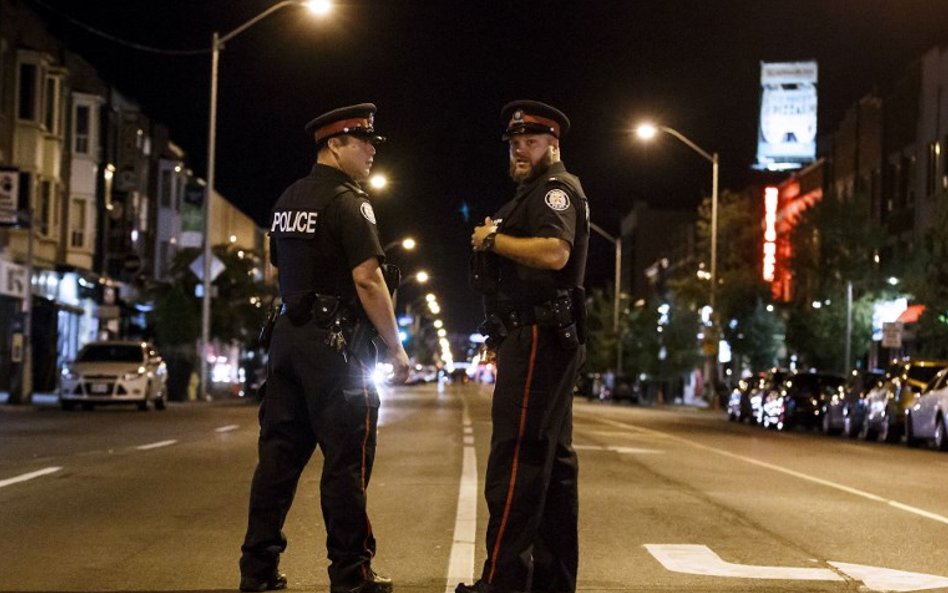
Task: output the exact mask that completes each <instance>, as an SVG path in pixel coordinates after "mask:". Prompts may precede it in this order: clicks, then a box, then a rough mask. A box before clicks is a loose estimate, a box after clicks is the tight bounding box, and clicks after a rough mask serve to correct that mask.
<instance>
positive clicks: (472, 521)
mask: <svg viewBox="0 0 948 593" xmlns="http://www.w3.org/2000/svg"><path fill="white" fill-rule="evenodd" d="M461 401H462V402H463V404H464V408H463V411H462V413H461V414H462V416H461V418H462V420H461V421H462V423H463V425H464V457H463V460H462V462H461V484H460V487H459V488H458V510H457V515H456V517H455V520H454V539H453V541H452V543H451V556H450V560H449V562H448V579H447V581H446V583H445V587H444V591H445V593H453V591H454V588H455V587H456V586H457V584H458V583H470V582H473V580H474V544H475V539H476V532H477V457H476V455H475V453H474V429H473V427H472V426H471V416H470V413H469V412H468V407H467V401H465V400H463V399H462V400H461Z"/></svg>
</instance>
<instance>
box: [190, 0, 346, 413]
mask: <svg viewBox="0 0 948 593" xmlns="http://www.w3.org/2000/svg"><path fill="white" fill-rule="evenodd" d="M288 6H304V7H306V8H307V9H308V10H309V11H310V12H311V13H312V14H314V15H319V16H322V15H325V14H327V13H329V12H330V10H332V4H331V3H330V2H329V0H309V1H307V2H302V1H299V0H283V1H282V2H278V3H276V4H274V5H273V6H271V7H270V8H268V9H266V10H264V11H263V12H261V13H260V14H258V15H257V16H255V17H253V18H252V19H250V20H248V21H247V22H245V23H244V24H242V25H240V26H239V27H237V28H236V29H234V30H233V31H231V32H229V33H226V34H224V35H220V34H218V32H217V31H214V32H213V33H212V34H211V108H210V114H209V116H208V123H207V190H206V191H207V194H206V197H205V199H204V249H203V258H204V262H203V264H204V278H203V279H202V281H203V288H204V294H203V295H202V300H201V348H200V350H199V353H200V357H201V390H202V392H203V394H204V396H205V398H206V397H207V395H208V392H209V390H208V385H207V383H208V381H207V375H208V373H207V354H208V353H207V346H208V344H209V343H210V340H211V256H212V254H211V199H212V197H213V196H214V158H215V148H216V144H217V70H218V62H219V59H220V53H221V50H222V49H224V44H225V43H227V42H228V41H230V40H231V39H233V38H234V37H236V36H237V35H240V34H241V33H243V32H244V31H246V30H247V29H249V28H250V27H252V26H254V25H255V24H257V23H259V22H260V21H261V20H263V19H265V18H266V17H268V16H270V15H271V14H273V13H274V12H277V11H278V10H281V9H283V8H286V7H288Z"/></svg>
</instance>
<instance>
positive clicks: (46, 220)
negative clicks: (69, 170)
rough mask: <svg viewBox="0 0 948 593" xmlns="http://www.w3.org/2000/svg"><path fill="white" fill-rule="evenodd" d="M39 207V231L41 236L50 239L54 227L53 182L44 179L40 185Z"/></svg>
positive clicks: (37, 212) (37, 211)
mask: <svg viewBox="0 0 948 593" xmlns="http://www.w3.org/2000/svg"><path fill="white" fill-rule="evenodd" d="M38 206H39V207H38V208H37V209H36V214H37V215H38V217H37V221H36V222H37V223H38V226H37V230H38V231H39V234H40V235H43V236H44V237H48V236H50V235H51V234H52V226H53V211H54V210H55V208H54V204H53V182H52V181H50V180H48V179H43V180H42V181H40V184H39V205H38Z"/></svg>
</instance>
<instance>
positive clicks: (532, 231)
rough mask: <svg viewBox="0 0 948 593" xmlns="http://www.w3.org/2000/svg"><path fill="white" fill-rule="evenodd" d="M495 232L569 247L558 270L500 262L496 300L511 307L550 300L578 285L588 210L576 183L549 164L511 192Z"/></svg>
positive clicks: (586, 239)
mask: <svg viewBox="0 0 948 593" xmlns="http://www.w3.org/2000/svg"><path fill="white" fill-rule="evenodd" d="M494 222H495V223H497V224H498V232H500V233H503V234H505V235H510V236H513V237H553V238H557V239H562V240H563V241H566V242H567V243H569V245H570V257H569V261H567V263H566V266H565V267H563V269H562V270H540V269H537V268H531V267H529V266H523V265H520V264H518V263H516V262H514V261H513V260H511V259H508V258H505V257H500V258H498V260H499V268H500V270H499V287H498V293H497V299H498V301H500V302H507V303H513V304H516V305H534V304H538V303H542V302H544V301H547V300H550V299H551V298H553V297H554V296H555V294H556V290H557V289H560V288H566V289H568V288H573V287H579V286H582V285H583V282H584V280H585V270H586V252H587V249H588V244H589V206H588V204H587V201H586V196H585V194H584V193H583V188H582V185H580V182H579V178H577V177H576V176H574V175H571V174H570V173H567V171H566V167H565V166H564V165H563V163H561V162H556V163H553V164H551V165H550V166H549V168H547V170H546V171H545V172H544V173H542V174H541V175H539V176H538V177H537V178H536V179H534V180H531V181H526V182H524V183H522V184H520V185H519V186H518V187H517V193H516V196H515V197H514V199H513V200H511V201H510V202H507V204H505V205H504V206H503V207H502V208H501V209H500V210H499V211H498V212H497V214H496V215H494Z"/></svg>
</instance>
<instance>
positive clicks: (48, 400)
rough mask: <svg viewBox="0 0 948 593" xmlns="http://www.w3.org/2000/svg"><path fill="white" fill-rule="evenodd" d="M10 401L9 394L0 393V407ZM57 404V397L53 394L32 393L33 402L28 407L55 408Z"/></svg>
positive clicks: (5, 392)
mask: <svg viewBox="0 0 948 593" xmlns="http://www.w3.org/2000/svg"><path fill="white" fill-rule="evenodd" d="M9 399H10V393H9V392H7V391H0V405H4V406H5V405H6V404H7V401H9ZM58 404H59V397H58V396H57V395H56V394H55V393H34V394H33V401H32V403H31V404H30V405H33V406H56V405H58Z"/></svg>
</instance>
